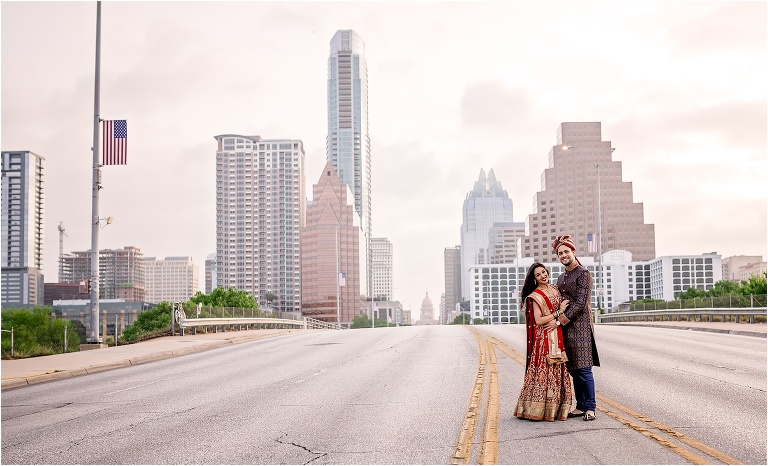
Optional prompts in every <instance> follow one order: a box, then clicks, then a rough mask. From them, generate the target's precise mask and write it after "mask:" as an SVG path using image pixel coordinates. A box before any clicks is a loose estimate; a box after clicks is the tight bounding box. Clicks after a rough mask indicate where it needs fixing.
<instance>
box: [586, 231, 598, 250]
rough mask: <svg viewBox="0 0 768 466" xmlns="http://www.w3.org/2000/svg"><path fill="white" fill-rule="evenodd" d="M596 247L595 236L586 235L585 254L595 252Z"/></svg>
mask: <svg viewBox="0 0 768 466" xmlns="http://www.w3.org/2000/svg"><path fill="white" fill-rule="evenodd" d="M596 247H597V244H596V243H595V235H593V234H592V233H589V234H587V252H597V249H596Z"/></svg>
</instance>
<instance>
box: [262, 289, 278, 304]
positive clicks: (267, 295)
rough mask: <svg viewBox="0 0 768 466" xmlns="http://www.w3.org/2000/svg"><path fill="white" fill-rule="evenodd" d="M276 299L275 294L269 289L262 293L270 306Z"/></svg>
mask: <svg viewBox="0 0 768 466" xmlns="http://www.w3.org/2000/svg"><path fill="white" fill-rule="evenodd" d="M275 299H277V295H276V294H274V293H272V292H271V291H267V292H266V293H264V301H266V302H267V303H269V306H270V307H272V302H273V301H274V300H275Z"/></svg>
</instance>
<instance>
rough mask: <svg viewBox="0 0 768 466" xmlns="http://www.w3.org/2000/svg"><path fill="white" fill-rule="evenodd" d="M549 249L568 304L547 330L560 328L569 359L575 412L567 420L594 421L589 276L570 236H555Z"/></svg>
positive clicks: (594, 348)
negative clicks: (560, 269)
mask: <svg viewBox="0 0 768 466" xmlns="http://www.w3.org/2000/svg"><path fill="white" fill-rule="evenodd" d="M552 248H553V249H554V250H555V252H557V258H558V259H559V260H560V263H561V264H563V265H564V266H565V273H562V274H560V276H559V277H557V288H558V289H559V290H560V294H562V295H563V299H568V300H570V303H569V304H568V307H567V308H566V309H565V311H564V312H563V313H562V314H559V316H557V319H555V320H554V321H552V323H550V324H548V327H555V326H557V325H562V326H563V340H564V341H563V343H564V344H565V353H566V355H567V356H568V362H567V363H566V367H567V368H568V372H569V373H570V374H571V377H573V391H574V393H575V395H576V408H575V409H574V410H573V411H572V412H571V413H570V414H569V415H568V417H583V418H584V420H585V421H593V420H595V408H596V402H595V380H594V378H593V376H592V366H600V359H599V357H598V354H597V346H596V345H595V337H594V332H593V330H594V328H593V325H592V311H591V305H590V298H591V296H592V275H591V274H590V273H589V271H588V270H587V269H586V268H584V267H583V266H582V265H581V263H580V262H579V260H578V259H576V244H575V243H574V242H573V240H572V239H571V237H570V236H569V235H563V236H558V237H557V238H556V239H555V242H554V244H553V245H552Z"/></svg>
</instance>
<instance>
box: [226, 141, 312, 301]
mask: <svg viewBox="0 0 768 466" xmlns="http://www.w3.org/2000/svg"><path fill="white" fill-rule="evenodd" d="M215 138H216V141H217V143H218V148H217V150H216V280H217V285H218V286H219V287H224V288H227V289H229V288H235V289H237V290H244V291H247V292H248V293H251V294H252V295H253V296H254V297H255V298H256V299H257V300H258V302H259V304H260V305H261V306H265V305H266V304H267V301H266V299H265V298H264V296H265V295H266V294H267V293H271V294H273V295H275V296H276V299H275V300H274V301H273V302H272V307H273V309H275V310H278V311H281V312H299V311H300V310H301V281H300V273H301V271H300V260H301V252H300V247H299V231H300V230H301V229H302V228H303V227H304V221H305V217H306V197H305V194H304V191H305V188H304V145H303V144H302V142H301V141H300V140H292V139H262V138H261V137H260V136H241V135H237V134H223V135H220V136H215Z"/></svg>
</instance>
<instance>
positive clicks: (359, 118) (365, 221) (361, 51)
mask: <svg viewBox="0 0 768 466" xmlns="http://www.w3.org/2000/svg"><path fill="white" fill-rule="evenodd" d="M325 153H326V159H327V160H328V161H329V162H330V163H331V165H332V166H333V169H334V170H335V171H336V174H337V176H338V177H339V179H340V180H341V181H342V182H343V183H344V184H346V185H347V186H349V189H350V190H351V191H352V195H353V196H354V203H355V211H356V213H357V215H358V216H359V217H360V228H361V233H362V236H361V237H360V241H361V243H362V244H363V245H364V246H365V255H364V257H361V258H360V259H361V264H362V265H361V270H363V271H365V273H364V274H363V275H362V276H361V277H360V288H361V293H363V294H364V295H367V296H369V295H371V294H372V293H373V290H372V289H371V285H372V283H371V281H372V273H373V271H372V266H371V262H372V257H371V238H372V225H371V142H370V138H369V136H368V66H367V64H366V61H365V43H364V42H363V39H362V38H361V37H360V36H359V35H358V34H357V33H355V31H352V30H350V29H345V30H340V31H337V32H336V34H335V35H334V36H333V39H331V54H330V56H329V57H328V136H327V139H326V146H325Z"/></svg>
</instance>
